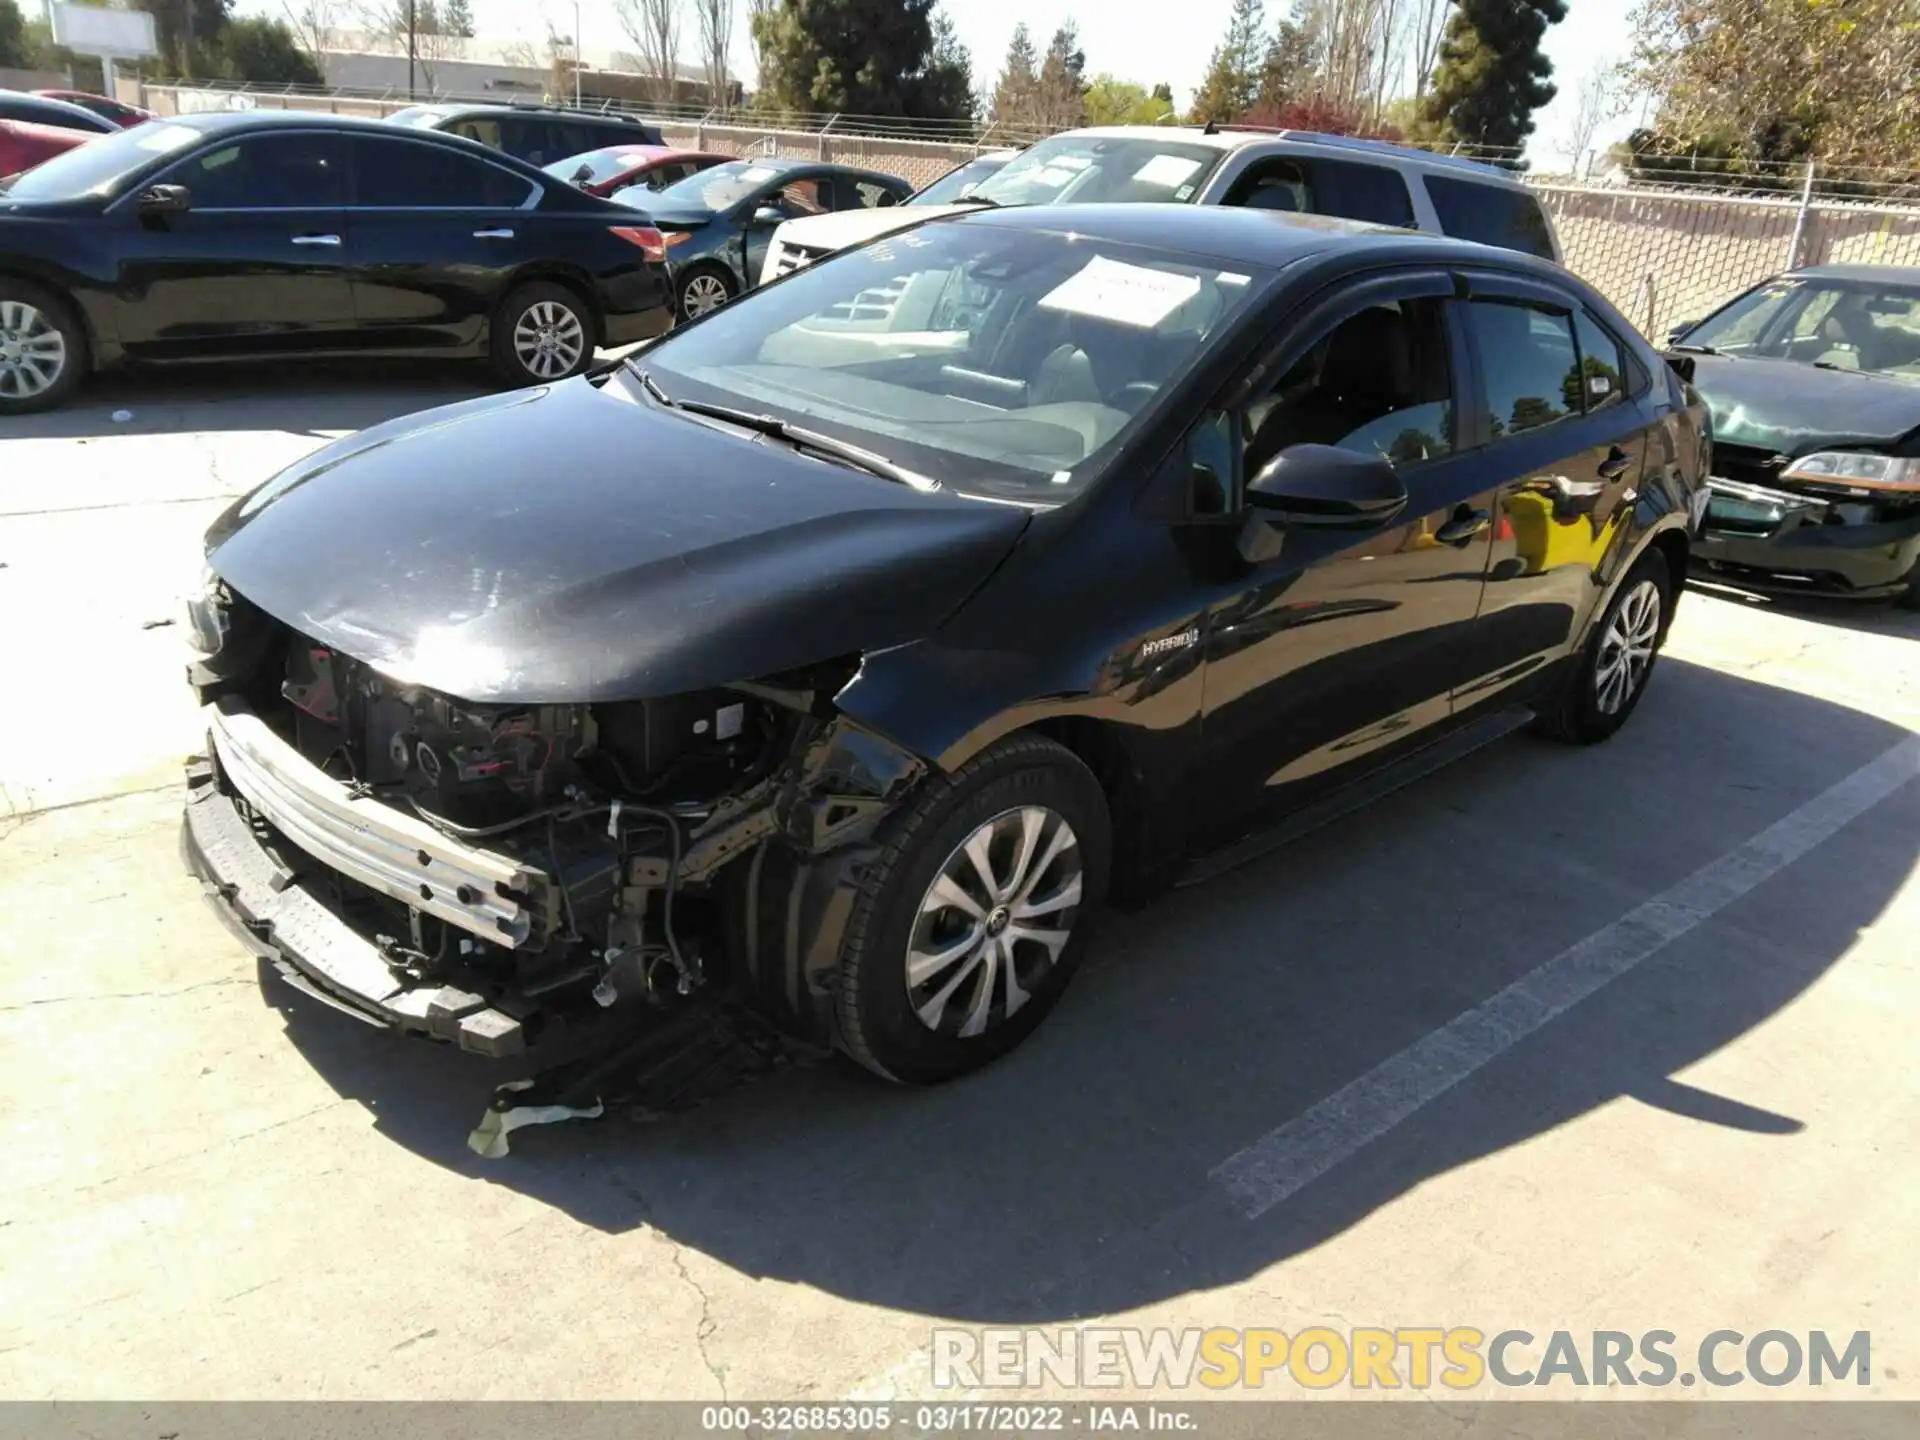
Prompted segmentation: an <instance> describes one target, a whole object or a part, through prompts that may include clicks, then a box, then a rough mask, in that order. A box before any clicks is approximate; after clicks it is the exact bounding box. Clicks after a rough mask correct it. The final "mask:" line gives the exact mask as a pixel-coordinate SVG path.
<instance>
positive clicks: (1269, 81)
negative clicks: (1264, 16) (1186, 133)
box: [1236, 19, 1316, 123]
mask: <svg viewBox="0 0 1920 1440" xmlns="http://www.w3.org/2000/svg"><path fill="white" fill-rule="evenodd" d="M1315 78H1316V77H1315V74H1314V43H1313V35H1312V33H1311V32H1310V31H1309V30H1308V29H1307V27H1306V26H1304V25H1302V24H1300V23H1299V22H1298V21H1297V20H1293V19H1286V20H1282V21H1281V22H1280V23H1279V24H1278V25H1277V26H1275V27H1274V31H1273V35H1272V37H1271V38H1269V39H1268V41H1267V48H1266V51H1265V53H1264V54H1263V55H1262V56H1261V57H1260V71H1259V75H1258V77H1257V80H1256V84H1255V88H1254V95H1253V101H1252V106H1251V108H1252V110H1253V111H1254V112H1255V113H1256V114H1257V115H1259V116H1261V117H1262V118H1263V121H1264V117H1266V116H1268V115H1272V114H1278V113H1279V112H1280V111H1282V110H1285V109H1287V108H1288V107H1289V106H1294V105H1298V104H1300V103H1302V102H1303V101H1305V100H1307V99H1308V98H1309V97H1311V96H1312V94H1313V93H1314V90H1315V88H1316V87H1315ZM1243 113H1244V109H1243ZM1236 118H1237V117H1236ZM1266 123H1271V122H1266Z"/></svg>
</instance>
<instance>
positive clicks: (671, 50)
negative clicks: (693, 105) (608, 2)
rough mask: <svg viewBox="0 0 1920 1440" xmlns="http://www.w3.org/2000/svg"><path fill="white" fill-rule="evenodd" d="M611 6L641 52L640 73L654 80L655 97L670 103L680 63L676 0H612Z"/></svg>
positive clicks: (629, 37)
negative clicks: (612, 5)
mask: <svg viewBox="0 0 1920 1440" xmlns="http://www.w3.org/2000/svg"><path fill="white" fill-rule="evenodd" d="M614 9H615V11H616V12H617V13H618V14H619V16H620V28H621V29H622V30H624V31H626V32H627V38H628V39H629V40H631V41H633V43H634V47H635V49H637V50H638V51H639V52H640V66H641V73H643V74H644V75H646V76H648V77H649V78H650V79H651V80H652V82H653V84H652V86H651V88H652V90H653V98H654V100H655V101H656V102H658V103H661V104H671V103H672V102H673V100H674V99H675V93H674V81H675V77H676V76H677V75H678V73H679V65H680V4H679V0H614Z"/></svg>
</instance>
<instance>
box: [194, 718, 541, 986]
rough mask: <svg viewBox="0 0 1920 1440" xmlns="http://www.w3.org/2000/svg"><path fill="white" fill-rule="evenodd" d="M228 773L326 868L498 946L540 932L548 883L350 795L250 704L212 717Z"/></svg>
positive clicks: (281, 829) (371, 801)
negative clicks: (267, 722) (278, 733)
mask: <svg viewBox="0 0 1920 1440" xmlns="http://www.w3.org/2000/svg"><path fill="white" fill-rule="evenodd" d="M209 714H210V717H211V718H210V721H209V732H210V734H211V735H212V737H213V747H214V754H215V758H216V759H217V760H218V762H219V765H220V771H221V773H222V774H223V775H224V776H225V777H226V779H227V780H228V782H229V783H230V784H231V785H232V786H233V788H234V789H235V790H237V791H238V792H239V793H240V794H241V796H243V797H244V798H245V799H246V801H247V803H248V804H249V805H251V806H252V807H253V808H254V809H255V810H257V811H258V812H259V813H260V815H261V817H262V818H264V819H265V820H266V821H267V822H268V823H269V824H271V825H272V826H273V827H274V829H276V830H278V831H279V832H280V833H281V834H283V835H285V836H286V837H287V839H288V840H290V841H292V842H293V843H294V844H295V845H297V846H299V847H300V848H301V849H302V850H304V851H306V852H307V854H309V855H311V856H313V858H314V859H316V860H318V861H320V862H321V863H322V864H324V865H327V866H330V867H331V868H332V869H334V870H337V871H339V872H340V873H341V874H342V875H345V876H347V877H349V878H350V879H353V880H357V881H359V882H360V883H361V884H362V885H365V886H367V887H368V888H370V889H373V890H378V891H379V892H380V893H381V894H383V895H390V896H392V897H393V898H394V899H395V900H400V901H404V902H405V903H406V904H408V905H410V906H412V907H413V908H414V909H416V910H418V911H420V912H421V913H422V914H423V915H433V916H436V917H437V918H439V919H441V920H444V921H446V922H447V923H448V924H449V925H457V926H459V927H460V928H461V929H462V930H466V931H468V932H470V933H472V934H474V935H478V936H480V937H481V938H482V939H485V940H489V941H491V942H492V943H494V944H495V945H504V946H507V947H509V948H512V947H515V946H519V945H524V944H525V943H526V942H527V941H528V939H529V938H531V937H532V936H533V935H534V934H535V932H536V930H538V929H540V927H541V917H542V916H543V915H544V914H545V911H546V907H545V904H544V902H545V900H546V899H547V896H548V894H549V892H550V889H551V882H550V881H549V880H548V878H547V876H546V875H545V874H544V873H543V872H541V871H539V870H536V869H533V868H531V867H529V866H526V865H522V864H521V863H520V862H519V861H517V860H514V859H512V858H511V857H509V856H506V855H501V854H498V853H496V852H494V851H490V850H481V849H479V848H477V847H475V846H472V845H469V844H467V843H466V842H464V841H462V840H458V839H455V838H454V837H452V836H450V835H447V834H446V833H444V832H443V831H440V830H437V829H435V828H434V827H433V826H431V825H429V824H428V823H427V822H426V821H424V820H422V819H419V818H418V817H417V816H414V815H409V814H407V813H406V812H404V811H401V810H397V809H395V808H394V807H393V806H391V805H388V804H385V803H383V802H382V801H379V800H375V799H372V798H370V797H364V796H363V797H356V796H355V795H354V793H353V792H352V791H350V790H349V789H348V788H347V786H345V785H344V784H342V783H341V782H340V781H338V780H335V779H334V778H333V777H332V776H330V775H328V774H326V773H325V772H324V771H322V770H321V769H320V768H319V767H318V766H316V765H314V764H312V763H311V762H310V761H308V760H307V758H306V757H305V756H303V755H302V754H300V752H299V751H298V750H296V749H294V748H293V746H291V745H289V744H288V743H287V742H286V741H284V740H282V739H281V738H280V737H279V736H278V735H276V734H275V733H274V732H273V731H272V730H271V729H269V728H268V726H267V724H266V722H264V721H263V720H261V719H260V717H259V716H257V715H255V714H254V713H253V712H252V711H251V710H249V709H248V708H247V706H246V704H245V703H244V702H243V701H240V700H238V699H236V698H234V697H227V698H225V699H223V700H221V701H219V702H218V703H217V704H216V705H214V706H212V707H210V710H209Z"/></svg>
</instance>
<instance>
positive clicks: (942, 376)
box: [637, 224, 1270, 505]
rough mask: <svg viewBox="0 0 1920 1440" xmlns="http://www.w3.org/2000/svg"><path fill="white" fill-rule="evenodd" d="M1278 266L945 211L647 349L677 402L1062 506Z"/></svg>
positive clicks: (986, 489)
mask: <svg viewBox="0 0 1920 1440" xmlns="http://www.w3.org/2000/svg"><path fill="white" fill-rule="evenodd" d="M1269 278H1270V272H1268V271H1266V270H1264V269H1255V268H1254V267H1249V266H1238V267H1235V266H1225V267H1223V266H1222V265H1221V264H1220V263H1219V262H1218V261H1215V260H1210V259H1208V258H1206V257H1204V256H1197V255H1187V254H1183V253H1179V252H1175V251H1170V250H1162V249H1159V248H1157V247H1146V246H1137V245H1121V244H1117V243H1112V242H1109V241H1104V240H1095V239H1091V238H1089V237H1087V236H1084V235H1082V236H1077V237H1069V236H1066V235H1050V234H1044V233H1040V232H1035V231H1027V230H1015V229H1005V228H999V227H995V226H992V225H985V224H936V225H933V226H928V227H923V228H920V229H917V230H913V231H910V232H908V233H907V234H905V235H901V236H897V237H894V238H891V239H883V240H881V241H879V242H878V243H876V244H873V245H869V246H867V247H866V248H864V249H861V250H855V251H849V252H847V253H846V254H844V255H841V256H838V257H836V258H835V259H832V260H829V261H825V262H822V263H821V264H818V265H814V266H810V267H809V268H807V269H805V270H802V271H799V272H797V273H796V274H794V275H793V276H791V277H789V278H788V279H786V280H783V281H782V282H781V283H780V284H779V285H777V286H774V287H772V288H770V289H767V290H763V291H759V292H756V293H755V294H753V295H750V296H748V297H747V298H746V299H744V300H742V301H740V302H737V303H735V304H733V305H729V306H727V307H726V308H725V309H723V310H718V311H715V312H714V313H713V314H711V315H709V316H708V317H706V318H705V319H704V320H702V321H701V322H700V323H699V324H697V325H692V326H689V327H688V328H687V329H686V330H684V331H681V332H679V333H677V334H673V335H669V336H668V337H667V338H666V339H664V340H662V341H660V342H659V343H658V344H656V345H655V346H654V347H653V348H652V349H650V350H649V351H648V352H647V353H646V354H645V355H644V356H643V357H640V359H639V361H638V362H637V363H640V364H642V365H643V366H644V367H645V369H646V370H647V371H648V372H650V373H651V375H652V376H653V378H654V379H655V380H656V381H657V382H658V384H659V385H660V387H661V388H662V389H663V390H665V391H666V392H667V394H669V395H671V396H672V397H673V398H674V399H676V400H699V401H704V402H706V403H708V404H718V405H727V406H730V407H733V408H735V409H741V410H747V411H749V412H751V413H753V414H755V415H772V416H774V417H776V418H778V419H781V420H784V421H787V422H789V423H791V424H795V425H800V426H804V427H807V428H810V429H814V430H820V431H824V432H826V433H827V434H830V435H832V436H834V437H836V438H837V439H841V440H844V441H846V442H848V443H850V444H854V445H858V446H861V447H863V448H865V449H868V450H871V451H874V452H876V453H878V454H881V455H884V456H886V457H887V458H888V459H890V460H892V461H894V462H895V463H897V464H899V465H902V466H905V467H906V468H908V469H910V470H914V471H917V472H918V473H920V474H922V475H927V476H930V477H932V478H933V479H935V480H937V481H939V482H940V484H941V485H943V486H945V487H946V488H948V489H950V490H958V491H962V492H966V493H971V494H974V495H980V496H986V497H990V498H997V499H1008V500H1015V501H1021V502H1027V503H1034V504H1042V505H1047V504H1054V503H1057V502H1059V501H1061V500H1065V499H1067V498H1069V497H1071V496H1072V495H1073V494H1075V493H1077V492H1078V491H1079V490H1081V489H1082V488H1084V487H1085V486H1086V485H1087V484H1089V483H1090V482H1091V481H1092V480H1093V479H1094V478H1095V477H1096V476H1097V475H1098V474H1099V473H1100V471H1101V470H1102V469H1104V468H1105V466H1106V465H1107V463H1108V462H1109V461H1111V460H1112V458H1113V457H1114V456H1115V454H1117V453H1118V451H1119V448H1120V444H1121V442H1122V438H1123V437H1124V436H1126V435H1127V434H1128V433H1129V431H1130V430H1131V429H1132V428H1133V427H1134V425H1135V424H1136V423H1137V422H1138V420H1139V418H1140V417H1141V416H1142V415H1143V414H1144V413H1145V412H1146V411H1147V409H1148V408H1149V407H1150V406H1152V405H1153V404H1154V403H1155V401H1156V400H1158V399H1159V398H1160V397H1161V396H1162V395H1164V394H1165V393H1166V392H1168V391H1170V390H1171V389H1173V388H1174V387H1175V386H1176V385H1178V384H1179V383H1180V381H1181V380H1182V379H1183V377H1185V376H1186V375H1187V374H1188V373H1189V372H1190V371H1191V369H1192V368H1193V366H1194V363H1195V362H1196V360H1197V359H1198V358H1199V357H1200V355H1201V353H1202V351H1203V350H1204V349H1205V348H1206V346H1207V345H1208V344H1209V343H1211V342H1212V341H1213V340H1214V339H1215V338H1216V337H1217V336H1218V335H1219V334H1220V332H1221V331H1222V330H1223V329H1224V328H1225V327H1226V326H1227V325H1228V324H1230V323H1231V322H1232V320H1233V318H1234V317H1235V315H1236V314H1237V313H1238V312H1239V311H1241V310H1242V309H1243V308H1244V307H1245V306H1246V305H1247V304H1248V303H1249V302H1250V301H1251V300H1252V299H1253V297H1255V296H1256V295H1258V294H1259V293H1260V292H1261V291H1262V290H1264V289H1265V288H1266V285H1267V283H1268V281H1269Z"/></svg>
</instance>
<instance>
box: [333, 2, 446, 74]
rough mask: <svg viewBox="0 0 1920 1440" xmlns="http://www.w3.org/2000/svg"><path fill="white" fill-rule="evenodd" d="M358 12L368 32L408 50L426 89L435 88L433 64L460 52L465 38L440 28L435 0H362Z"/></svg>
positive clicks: (403, 50) (404, 50) (402, 49)
mask: <svg viewBox="0 0 1920 1440" xmlns="http://www.w3.org/2000/svg"><path fill="white" fill-rule="evenodd" d="M359 15H360V23H361V24H362V25H363V26H365V27H366V29H367V30H368V32H369V33H371V34H374V35H380V36H384V37H385V38H386V39H389V40H392V41H394V42H395V43H396V44H398V45H399V46H400V48H401V51H402V53H405V52H407V51H408V50H409V49H410V50H411V52H412V54H413V58H414V61H415V63H416V64H417V65H418V66H419V69H420V78H421V79H422V80H423V81H425V83H426V87H427V89H429V90H432V89H434V88H436V87H435V84H434V67H435V66H436V65H438V64H439V62H440V61H442V60H447V59H451V58H453V57H454V56H457V55H459V54H460V53H461V48H462V45H463V43H464V42H463V41H462V40H461V38H460V37H459V36H458V35H454V34H450V33H448V32H447V31H445V30H443V29H442V27H441V24H440V12H439V7H438V6H436V5H435V4H434V0H362V3H361V4H360V6H359Z"/></svg>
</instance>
